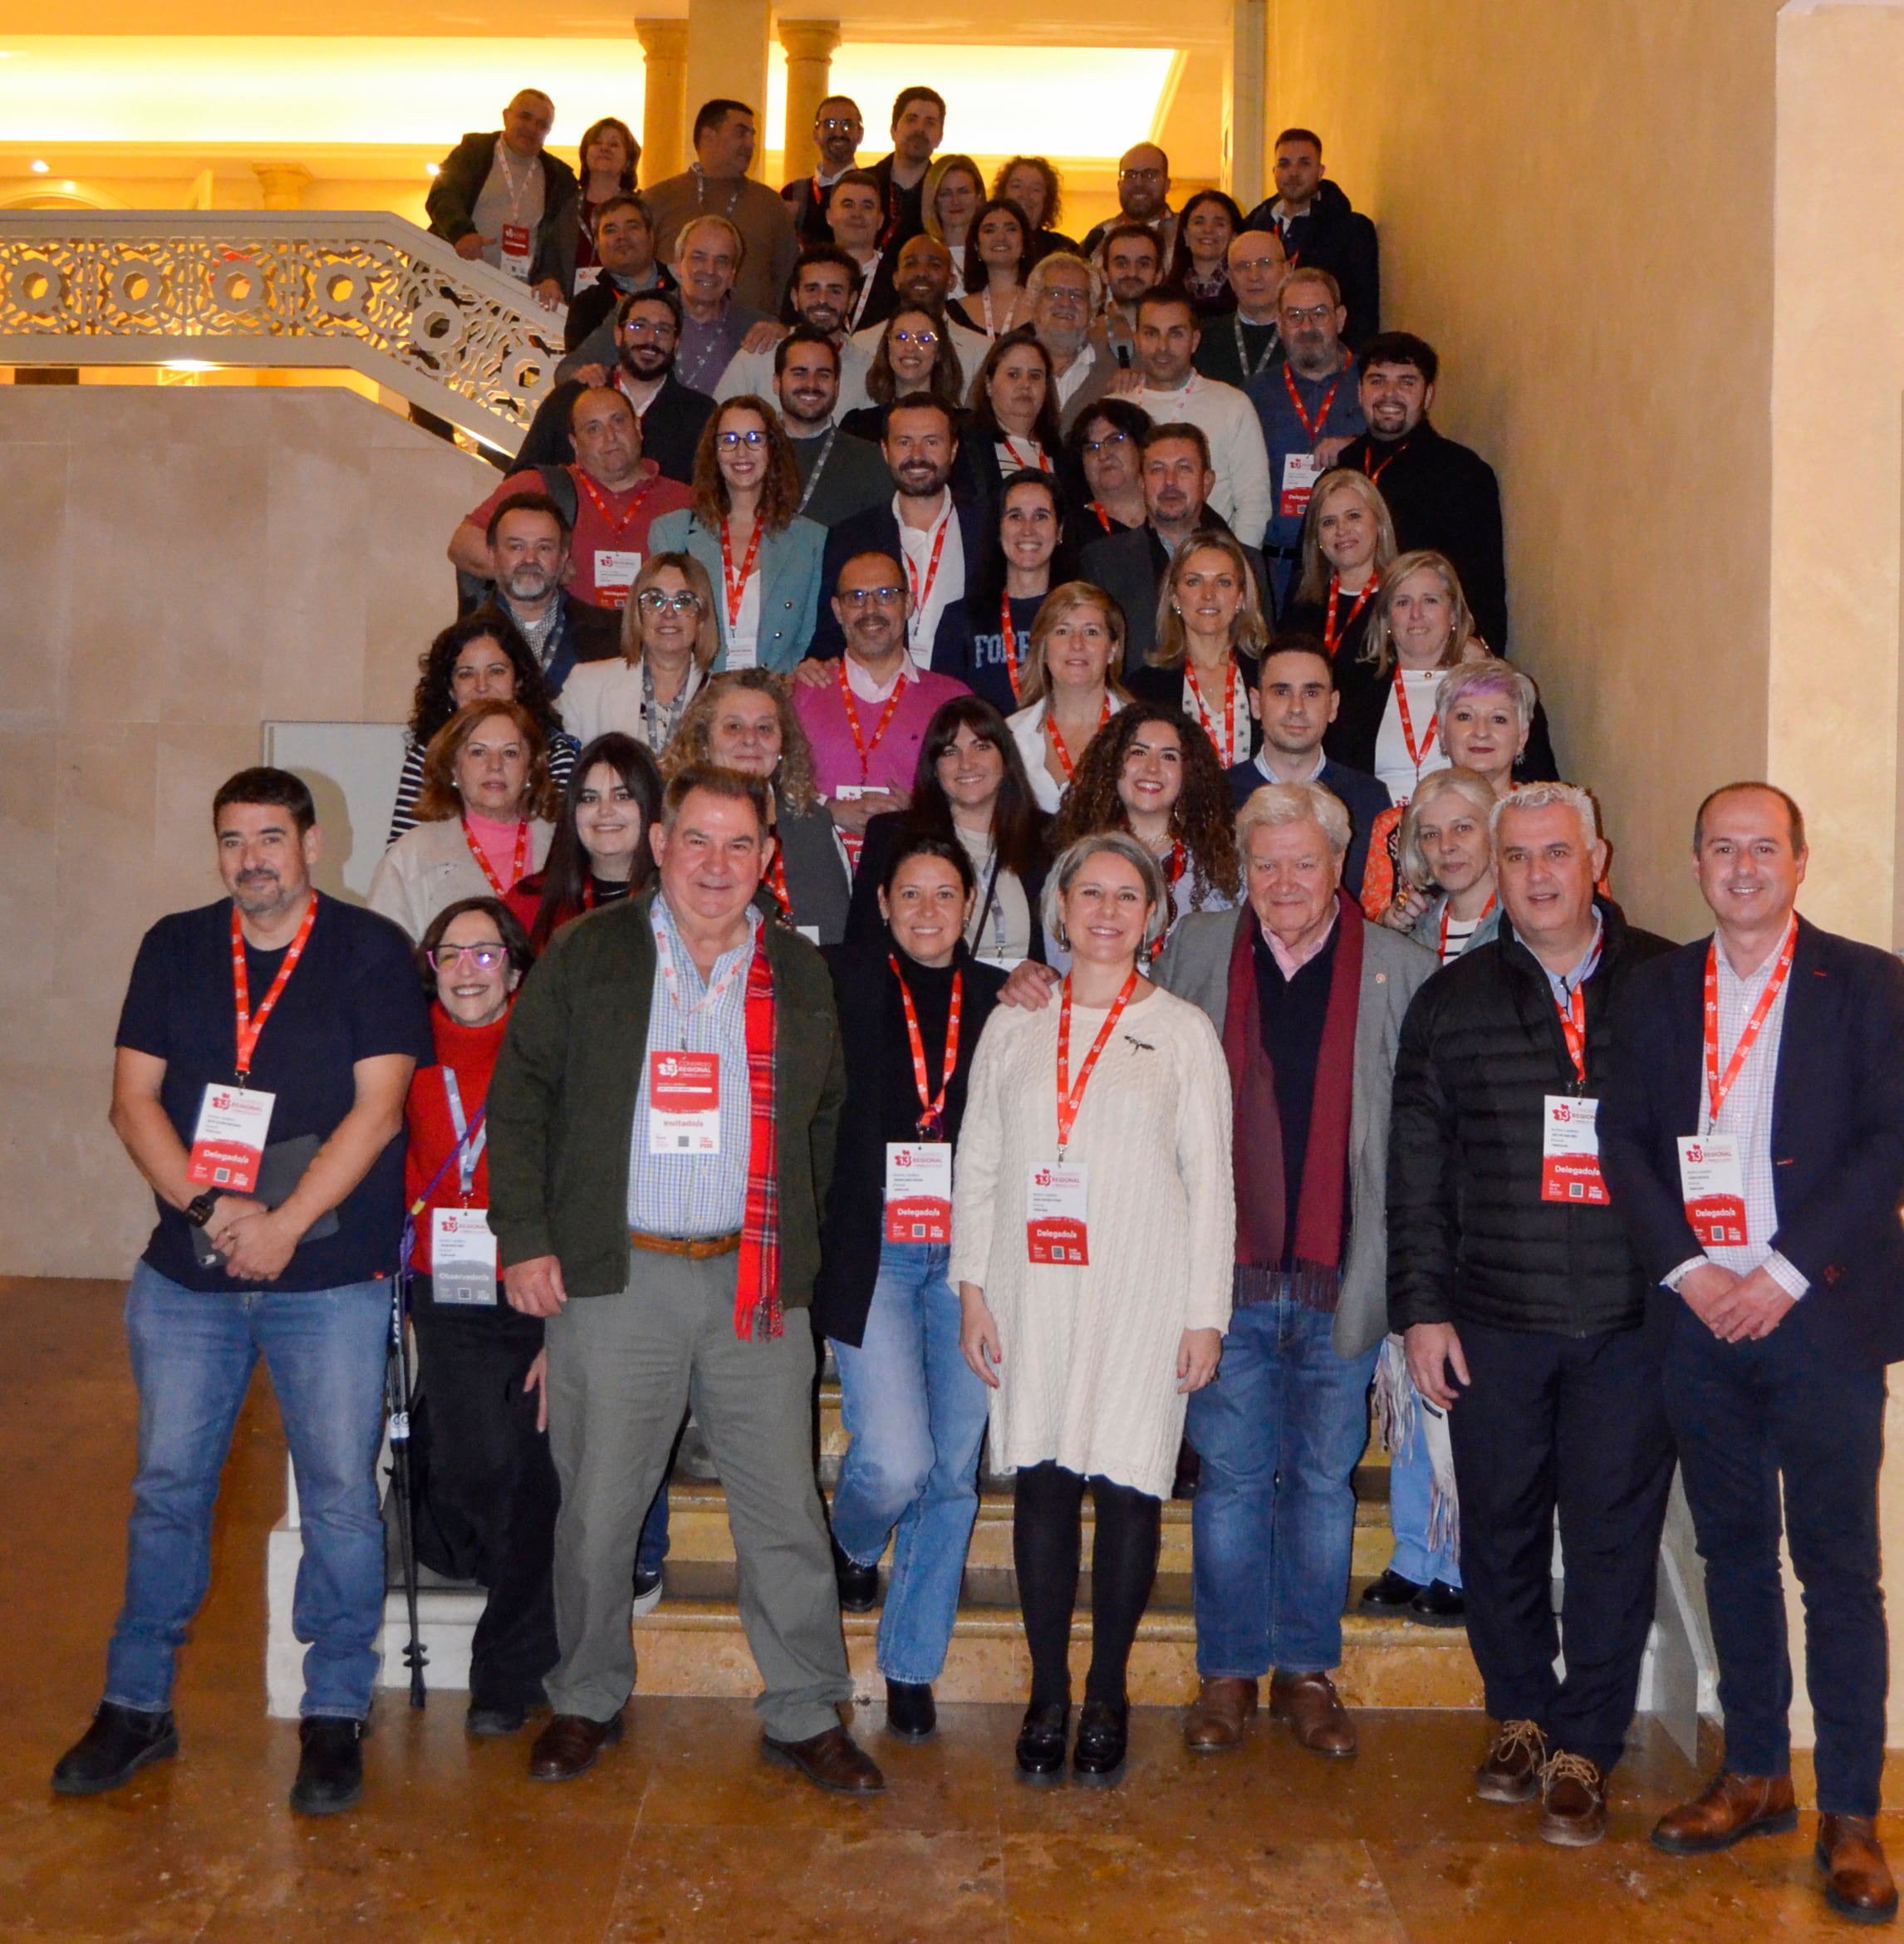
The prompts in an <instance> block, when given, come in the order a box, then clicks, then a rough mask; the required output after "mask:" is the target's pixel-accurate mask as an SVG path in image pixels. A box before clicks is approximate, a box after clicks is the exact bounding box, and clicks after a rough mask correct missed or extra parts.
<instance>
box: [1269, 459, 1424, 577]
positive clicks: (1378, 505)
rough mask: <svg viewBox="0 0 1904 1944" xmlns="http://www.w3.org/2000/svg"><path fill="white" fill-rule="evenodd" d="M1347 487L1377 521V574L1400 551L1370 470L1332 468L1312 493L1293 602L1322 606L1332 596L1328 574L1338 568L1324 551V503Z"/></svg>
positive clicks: (1375, 565) (1399, 545)
mask: <svg viewBox="0 0 1904 1944" xmlns="http://www.w3.org/2000/svg"><path fill="white" fill-rule="evenodd" d="M1343 488H1347V490H1348V491H1349V492H1351V493H1354V495H1355V496H1356V498H1357V499H1359V500H1360V501H1361V502H1362V504H1363V505H1364V506H1365V507H1366V508H1367V509H1368V512H1369V515H1370V517H1371V518H1372V519H1373V520H1374V522H1375V562H1374V567H1375V572H1376V576H1377V577H1380V576H1381V575H1382V574H1385V573H1386V572H1387V571H1388V566H1389V562H1391V561H1392V560H1393V559H1394V558H1395V557H1396V554H1397V553H1398V552H1400V551H1401V542H1399V541H1397V540H1396V538H1395V521H1394V519H1393V518H1392V517H1391V515H1390V513H1389V510H1388V502H1387V501H1386V499H1384V498H1382V497H1381V488H1380V487H1379V486H1377V485H1376V483H1375V482H1374V480H1372V479H1370V478H1369V476H1368V474H1367V473H1358V472H1357V471H1356V470H1355V469H1354V468H1353V467H1352V466H1336V467H1333V468H1332V469H1331V470H1329V471H1328V472H1326V473H1324V474H1322V478H1321V479H1318V480H1317V482H1316V484H1315V490H1314V491H1313V492H1312V493H1310V495H1309V513H1308V518H1307V519H1305V520H1304V521H1303V539H1302V554H1303V557H1302V562H1301V564H1300V567H1299V569H1298V575H1297V581H1296V592H1295V593H1294V595H1293V596H1291V598H1292V601H1303V602H1305V603H1307V602H1310V601H1314V602H1316V603H1318V605H1319V604H1320V603H1322V601H1327V599H1328V597H1329V576H1330V575H1331V574H1332V573H1333V572H1335V569H1334V568H1333V567H1331V566H1330V565H1329V559H1328V556H1327V554H1326V553H1324V552H1322V503H1323V502H1324V501H1325V500H1326V499H1327V498H1328V497H1329V496H1330V494H1331V493H1337V492H1339V491H1341V490H1342V489H1343Z"/></svg>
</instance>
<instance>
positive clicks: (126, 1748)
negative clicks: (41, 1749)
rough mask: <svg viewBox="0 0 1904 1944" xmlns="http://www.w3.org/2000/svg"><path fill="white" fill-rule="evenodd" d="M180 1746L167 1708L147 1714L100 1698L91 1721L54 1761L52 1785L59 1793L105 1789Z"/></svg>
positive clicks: (176, 1731)
mask: <svg viewBox="0 0 1904 1944" xmlns="http://www.w3.org/2000/svg"><path fill="white" fill-rule="evenodd" d="M178 1752H179V1730H178V1728H177V1727H176V1726H175V1725H174V1722H173V1720H172V1711H171V1710H170V1709H169V1708H167V1709H164V1711H161V1712H160V1713H159V1714H156V1715H149V1714H146V1713H145V1712H144V1711H142V1710H140V1709H138V1708H122V1707H120V1706H119V1705H118V1703H117V1702H115V1701H101V1703H100V1704H99V1710H98V1712H97V1713H96V1714H95V1715H94V1716H93V1718H92V1726H91V1727H90V1728H89V1729H87V1730H86V1733H85V1734H84V1735H81V1737H80V1738H79V1740H77V1741H76V1742H75V1743H74V1744H73V1745H72V1746H71V1748H69V1749H68V1750H66V1753H65V1754H64V1755H61V1757H60V1759H59V1760H58V1762H57V1763H56V1764H55V1765H54V1768H53V1787H54V1788H55V1789H56V1790H58V1792H59V1793H60V1794H61V1795H103V1794H105V1793H106V1790H107V1789H117V1788H118V1787H119V1786H120V1784H121V1783H125V1782H130V1780H132V1778H133V1777H134V1775H136V1774H137V1773H138V1772H139V1770H141V1769H143V1768H144V1767H145V1765H146V1764H147V1763H148V1762H162V1761H164V1760H168V1759H169V1757H170V1756H173V1755H176V1754H178Z"/></svg>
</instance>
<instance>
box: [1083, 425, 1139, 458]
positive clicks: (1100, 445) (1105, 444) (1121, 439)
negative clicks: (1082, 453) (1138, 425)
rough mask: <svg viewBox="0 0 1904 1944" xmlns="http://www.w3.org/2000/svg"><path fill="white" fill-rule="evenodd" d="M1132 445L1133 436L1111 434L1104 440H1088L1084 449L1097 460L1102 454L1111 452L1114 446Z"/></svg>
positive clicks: (1117, 433)
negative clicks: (1098, 455)
mask: <svg viewBox="0 0 1904 1944" xmlns="http://www.w3.org/2000/svg"><path fill="white" fill-rule="evenodd" d="M1130 443H1131V434H1129V433H1128V432H1111V433H1107V434H1106V435H1105V436H1104V437H1103V438H1102V439H1086V440H1085V442H1084V449H1085V450H1086V451H1087V453H1089V454H1091V456H1092V458H1093V459H1095V458H1096V457H1097V454H1099V453H1101V452H1109V451H1110V450H1111V447H1112V446H1114V445H1128V444H1130Z"/></svg>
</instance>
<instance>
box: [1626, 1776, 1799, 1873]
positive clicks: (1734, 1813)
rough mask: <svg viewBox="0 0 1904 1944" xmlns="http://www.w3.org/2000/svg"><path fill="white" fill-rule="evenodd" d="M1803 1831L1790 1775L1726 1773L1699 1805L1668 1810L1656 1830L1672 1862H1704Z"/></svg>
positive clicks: (1717, 1778) (1657, 1845)
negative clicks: (1758, 1839)
mask: <svg viewBox="0 0 1904 1944" xmlns="http://www.w3.org/2000/svg"><path fill="white" fill-rule="evenodd" d="M1797 1828H1798V1809H1797V1808H1796V1807H1795V1806H1794V1803H1793V1800H1792V1779H1791V1777H1790V1776H1789V1775H1734V1774H1733V1773H1732V1771H1731V1770H1730V1769H1721V1770H1720V1771H1719V1773H1718V1774H1717V1775H1715V1776H1714V1777H1713V1778H1712V1780H1711V1781H1710V1783H1709V1784H1707V1785H1706V1789H1705V1794H1703V1795H1701V1796H1700V1797H1699V1798H1698V1799H1697V1800H1696V1801H1694V1802H1682V1803H1681V1804H1680V1805H1679V1807H1678V1808H1677V1809H1668V1810H1667V1811H1666V1814H1664V1815H1663V1816H1661V1818H1660V1819H1659V1820H1658V1822H1656V1824H1654V1825H1653V1848H1655V1849H1663V1850H1665V1851H1666V1853H1667V1855H1669V1856H1704V1855H1705V1854H1707V1853H1708V1852H1710V1851H1711V1850H1715V1849H1730V1848H1731V1847H1732V1845H1733V1844H1734V1843H1739V1842H1742V1841H1743V1840H1744V1839H1745V1838H1746V1837H1748V1836H1769V1835H1772V1834H1774V1833H1777V1832H1781V1831H1784V1830H1786V1829H1797Z"/></svg>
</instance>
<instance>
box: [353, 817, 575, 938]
mask: <svg viewBox="0 0 1904 1944" xmlns="http://www.w3.org/2000/svg"><path fill="white" fill-rule="evenodd" d="M554 835H555V826H554V825H553V824H552V823H548V822H544V821H543V819H542V818H541V817H531V818H530V820H529V868H530V870H532V871H539V870H541V869H542V865H543V863H544V862H546V861H547V857H548V854H549V840H550V839H551V838H552V837H553V836H554ZM495 895H496V890H495V886H493V885H492V884H491V883H490V881H488V878H487V877H485V876H483V867H482V866H481V865H479V864H478V862H476V860H475V858H474V857H473V856H472V855H471V854H470V850H469V844H468V842H466V841H465V840H464V835H463V820H462V819H461V818H460V817H443V818H441V819H440V820H439V821H438V822H433V823H420V824H418V825H417V827H416V828H415V830H406V831H405V832H404V833H403V835H402V836H401V837H399V838H398V839H397V841H396V842H395V843H394V844H392V845H391V846H390V848H389V849H388V850H387V851H385V852H384V854H383V856H382V857H381V858H380V859H379V861H378V863H377V868H376V872H375V876H372V878H371V879H370V900H369V903H370V909H371V910H372V911H380V912H381V913H382V914H383V915H384V916H385V917H386V918H390V919H394V920H395V921H396V923H398V924H399V925H401V926H402V927H403V928H404V930H405V931H407V932H408V933H409V934H410V936H411V937H412V938H413V939H420V938H421V937H422V936H423V935H424V932H425V931H427V930H429V921H430V920H431V919H432V918H434V916H436V914H437V913H438V912H439V911H443V910H444V909H445V908H446V907H447V906H451V905H454V904H455V903H456V902H457V901H458V900H459V899H462V898H493V896H495Z"/></svg>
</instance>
